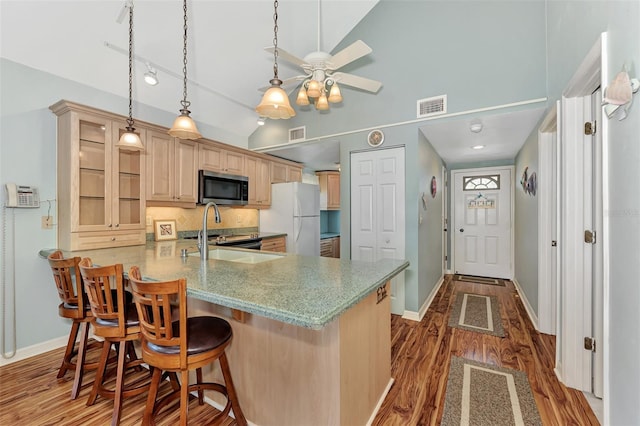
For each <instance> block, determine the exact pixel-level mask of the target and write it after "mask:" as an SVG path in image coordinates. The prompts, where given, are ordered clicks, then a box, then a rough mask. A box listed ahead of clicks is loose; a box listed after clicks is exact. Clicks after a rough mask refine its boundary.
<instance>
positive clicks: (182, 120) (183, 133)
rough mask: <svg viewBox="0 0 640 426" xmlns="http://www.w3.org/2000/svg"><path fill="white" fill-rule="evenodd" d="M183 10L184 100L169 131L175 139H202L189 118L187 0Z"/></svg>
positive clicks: (183, 3) (183, 4) (184, 2)
mask: <svg viewBox="0 0 640 426" xmlns="http://www.w3.org/2000/svg"><path fill="white" fill-rule="evenodd" d="M182 9H183V11H184V35H183V42H184V43H183V47H182V53H183V57H182V63H183V67H182V74H183V76H184V78H183V86H182V94H183V99H182V101H180V104H181V105H182V109H181V110H180V115H179V116H178V118H176V119H175V121H174V122H173V127H171V129H170V130H169V132H168V133H169V135H171V136H173V137H174V138H180V139H200V138H201V137H202V135H201V134H200V132H198V128H197V127H196V123H195V122H194V121H193V119H192V118H191V117H190V116H189V114H191V111H189V105H191V102H189V101H188V100H187V0H184V1H183V2H182Z"/></svg>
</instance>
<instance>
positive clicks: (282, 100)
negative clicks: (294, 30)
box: [256, 0, 296, 120]
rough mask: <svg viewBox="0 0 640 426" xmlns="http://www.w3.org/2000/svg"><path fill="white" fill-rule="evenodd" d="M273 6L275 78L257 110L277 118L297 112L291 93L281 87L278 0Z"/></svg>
mask: <svg viewBox="0 0 640 426" xmlns="http://www.w3.org/2000/svg"><path fill="white" fill-rule="evenodd" d="M273 8H274V13H273V78H272V79H271V80H270V81H269V83H271V87H270V88H269V89H268V90H267V91H266V93H265V94H264V96H263V97H262V101H261V102H260V105H258V106H257V107H256V112H257V113H258V114H260V115H261V116H263V117H267V118H273V119H276V120H277V119H279V118H283V119H287V118H291V117H294V116H295V115H296V112H295V111H294V110H293V108H291V104H290V103H289V95H287V92H285V91H284V89H282V88H281V87H280V86H281V85H282V80H280V79H279V78H278V0H275V1H274V2H273Z"/></svg>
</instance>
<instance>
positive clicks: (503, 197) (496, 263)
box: [452, 168, 513, 279]
mask: <svg viewBox="0 0 640 426" xmlns="http://www.w3.org/2000/svg"><path fill="white" fill-rule="evenodd" d="M453 175H454V179H453V185H454V187H453V194H454V205H453V210H454V212H453V216H454V221H453V228H452V231H453V235H454V241H453V243H454V271H455V272H456V273H457V274H465V275H478V276H483V277H494V278H506V279H511V278H512V277H513V267H512V260H511V259H512V251H513V250H512V235H511V211H512V208H511V179H512V177H511V176H512V169H511V168H485V169H472V170H471V169H470V170H460V171H455V172H454V174H453Z"/></svg>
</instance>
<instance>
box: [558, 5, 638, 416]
mask: <svg viewBox="0 0 640 426" xmlns="http://www.w3.org/2000/svg"><path fill="white" fill-rule="evenodd" d="M547 9H548V12H547V27H548V31H547V38H548V69H549V72H548V81H549V83H548V85H549V98H550V99H558V98H560V96H561V93H562V90H563V88H564V87H565V86H566V84H567V82H568V81H569V79H570V78H571V76H572V75H573V73H574V72H575V70H576V69H577V68H578V66H579V65H580V63H581V61H582V59H583V58H584V57H585V55H586V54H587V52H588V51H589V49H590V48H591V46H593V44H594V43H595V42H596V40H597V39H598V37H599V36H600V33H601V32H604V31H606V32H607V38H608V46H607V47H608V59H607V63H606V64H605V66H606V71H607V72H608V73H609V76H610V79H609V80H611V79H613V77H614V76H615V74H617V73H618V72H619V71H620V70H621V68H622V65H623V64H625V63H626V64H627V65H628V67H629V70H630V73H631V75H632V76H635V77H636V78H637V77H638V76H639V75H640V2H639V1H637V0H629V1H624V0H619V1H556V0H554V1H548V4H547ZM568 23H571V24H568ZM635 98H636V99H635V100H634V105H633V106H632V107H631V109H630V111H629V117H628V118H627V119H626V120H624V121H617V120H608V126H609V130H608V132H609V146H608V148H607V152H606V153H605V159H608V161H607V167H608V170H609V184H608V187H607V188H605V191H606V192H607V194H608V197H609V205H608V206H605V218H606V219H607V220H608V222H609V228H608V229H606V230H605V232H607V233H608V237H609V258H610V265H609V276H608V281H609V285H608V288H606V289H605V303H606V302H607V301H608V304H609V309H608V310H609V316H608V318H605V327H607V330H605V333H607V332H608V334H609V340H608V341H607V342H604V345H606V347H607V349H608V357H607V353H606V352H605V362H607V358H608V365H609V368H608V369H606V370H605V372H604V374H605V380H606V379H607V378H608V381H609V392H608V394H607V395H606V399H607V400H608V401H609V409H608V410H607V411H608V416H609V417H608V418H605V423H606V424H612V425H630V424H638V422H640V403H639V402H640V400H639V398H638V395H640V364H639V363H638V359H639V358H640V327H638V324H640V286H639V285H638V276H640V238H638V236H639V235H640V192H638V185H639V183H640V167H639V165H640V139H639V137H638V135H640V105H638V101H639V99H638V95H635ZM605 368H606V365H605ZM605 392H607V388H606V384H605ZM605 415H607V413H606V412H605Z"/></svg>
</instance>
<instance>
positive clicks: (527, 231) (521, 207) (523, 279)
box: [511, 126, 539, 316]
mask: <svg viewBox="0 0 640 426" xmlns="http://www.w3.org/2000/svg"><path fill="white" fill-rule="evenodd" d="M536 128H537V126H536ZM526 167H528V169H527V174H528V176H531V174H532V173H536V176H537V175H538V174H539V170H538V132H537V130H535V131H533V132H532V133H531V135H530V136H529V137H528V138H527V141H526V142H525V144H524V146H523V147H522V148H521V149H520V152H518V155H517V156H516V164H515V173H514V174H515V176H513V178H512V182H511V184H512V185H514V194H515V196H514V223H513V224H514V233H515V235H514V237H515V238H514V241H515V247H514V249H515V250H514V252H515V253H514V260H515V265H514V266H515V279H516V280H517V281H518V284H520V288H521V289H522V291H523V292H524V293H525V297H526V298H527V300H528V301H529V304H530V305H531V308H533V311H534V312H535V314H536V316H537V315H538V196H537V195H535V196H533V195H530V194H527V193H526V192H525V191H524V189H523V188H522V185H521V184H520V179H521V177H522V174H523V172H524V170H525V168H526ZM536 194H537V192H536Z"/></svg>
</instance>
